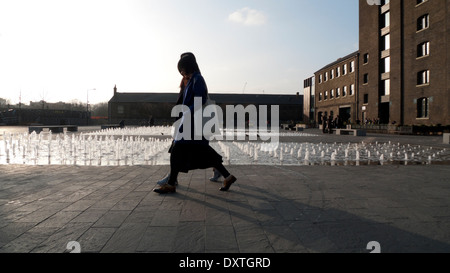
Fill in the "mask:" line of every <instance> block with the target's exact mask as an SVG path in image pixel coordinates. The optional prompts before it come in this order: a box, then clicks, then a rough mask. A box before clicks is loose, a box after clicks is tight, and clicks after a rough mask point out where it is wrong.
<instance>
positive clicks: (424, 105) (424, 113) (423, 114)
mask: <svg viewBox="0 0 450 273" xmlns="http://www.w3.org/2000/svg"><path fill="white" fill-rule="evenodd" d="M429 109H430V105H429V100H428V98H420V99H418V100H417V118H428V117H429Z"/></svg>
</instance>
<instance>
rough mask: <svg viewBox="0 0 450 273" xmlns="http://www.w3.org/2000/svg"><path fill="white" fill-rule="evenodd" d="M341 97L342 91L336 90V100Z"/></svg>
mask: <svg viewBox="0 0 450 273" xmlns="http://www.w3.org/2000/svg"><path fill="white" fill-rule="evenodd" d="M340 96H341V89H340V88H336V98H339V97H340Z"/></svg>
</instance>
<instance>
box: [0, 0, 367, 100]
mask: <svg viewBox="0 0 450 273" xmlns="http://www.w3.org/2000/svg"><path fill="white" fill-rule="evenodd" d="M358 21H359V19H358V1H357V0H341V1H336V0H227V1H223V0H190V1H185V0H0V98H4V99H8V100H9V101H10V102H11V103H13V104H15V103H19V101H20V102H22V103H25V104H28V103H29V102H30V101H40V100H45V101H47V102H58V101H64V102H73V101H79V102H81V103H86V102H87V101H89V103H90V104H94V103H100V102H107V101H109V100H110V99H111V97H112V96H113V88H114V86H115V85H117V89H118V92H178V91H179V88H178V86H179V84H180V80H181V76H180V74H179V72H178V70H177V63H178V60H179V58H180V55H181V54H182V53H184V52H193V53H194V54H195V55H196V57H197V62H198V64H199V66H200V70H201V72H202V75H203V76H204V77H205V80H206V83H207V85H208V89H209V91H210V93H239V94H242V93H245V94H257V93H259V94H296V93H297V92H300V93H303V81H304V80H305V79H306V78H308V77H310V76H312V75H313V73H314V72H316V71H317V70H319V69H320V68H322V67H323V66H325V65H327V64H328V63H331V62H333V61H335V60H337V59H338V58H340V57H343V56H345V55H348V54H350V53H352V52H354V51H356V50H357V49H358V43H359V42H358V36H359V34H358V27H359V26H358V24H359V23H358Z"/></svg>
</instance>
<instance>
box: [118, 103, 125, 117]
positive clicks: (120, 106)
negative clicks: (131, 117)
mask: <svg viewBox="0 0 450 273" xmlns="http://www.w3.org/2000/svg"><path fill="white" fill-rule="evenodd" d="M124 113H125V108H124V107H123V105H118V106H117V114H120V115H123V114H124Z"/></svg>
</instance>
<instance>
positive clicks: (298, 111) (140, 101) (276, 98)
mask: <svg viewBox="0 0 450 273" xmlns="http://www.w3.org/2000/svg"><path fill="white" fill-rule="evenodd" d="M209 96H210V98H211V99H212V100H213V101H215V103H216V104H217V105H218V106H220V107H221V108H222V110H223V112H224V113H226V106H227V105H234V106H236V105H243V106H244V107H246V106H248V105H255V106H256V107H257V110H259V106H262V105H267V106H268V113H267V114H268V120H270V119H271V116H270V110H271V106H272V105H278V106H279V111H280V112H279V117H280V124H282V123H299V122H301V121H302V120H303V95H300V94H296V95H259V94H214V93H210V94H209ZM177 99H178V93H121V92H117V87H114V96H113V97H112V98H111V99H110V101H109V102H108V121H109V122H110V123H119V122H120V121H122V120H124V121H125V124H126V125H172V124H173V122H174V118H172V117H171V112H172V108H173V107H174V106H175V103H176V101H177ZM258 116H259V111H258ZM235 124H237V123H236V122H235Z"/></svg>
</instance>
